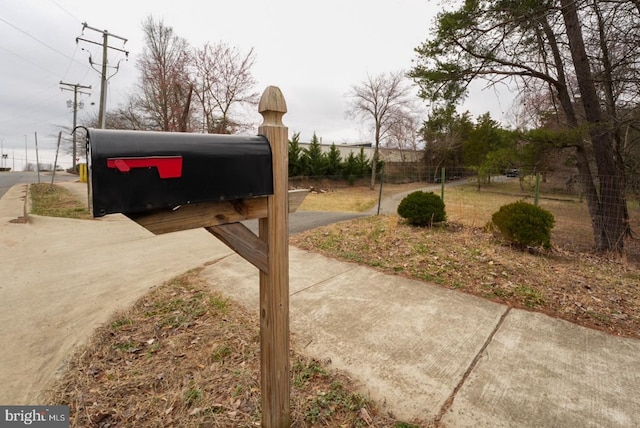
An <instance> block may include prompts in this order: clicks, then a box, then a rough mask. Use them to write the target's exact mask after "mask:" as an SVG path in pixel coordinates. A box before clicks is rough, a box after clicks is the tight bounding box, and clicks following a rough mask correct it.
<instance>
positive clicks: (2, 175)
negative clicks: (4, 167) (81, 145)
mask: <svg viewBox="0 0 640 428" xmlns="http://www.w3.org/2000/svg"><path fill="white" fill-rule="evenodd" d="M52 178H53V179H54V180H55V182H56V183H58V182H67V181H75V180H77V179H78V176H77V175H71V174H68V173H66V172H61V171H57V172H56V175H55V177H54V176H53V173H52V172H41V173H40V182H42V183H51V179H52ZM37 182H38V173H37V172H36V171H17V172H4V171H0V198H1V197H2V196H4V194H5V193H6V192H7V190H9V189H11V188H12V187H13V186H15V185H16V184H20V183H37Z"/></svg>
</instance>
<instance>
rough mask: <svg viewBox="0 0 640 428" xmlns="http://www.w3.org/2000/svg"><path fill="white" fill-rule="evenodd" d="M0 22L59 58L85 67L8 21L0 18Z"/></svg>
mask: <svg viewBox="0 0 640 428" xmlns="http://www.w3.org/2000/svg"><path fill="white" fill-rule="evenodd" d="M0 21H1V22H4V23H5V24H7V25H8V26H10V27H11V28H13V29H14V30H16V31H19V32H21V33H22V34H24V35H25V36H27V37H29V38H31V39H33V40H35V41H36V42H38V43H40V44H41V45H42V46H44V47H46V48H47V49H50V50H52V51H54V52H55V53H57V54H58V55H61V56H63V57H65V58H67V59H68V60H70V61H74V62H76V63H78V64H80V65H82V66H84V67H86V65H85V64H83V63H81V62H80V61H78V60H76V59H74V58H72V57H70V56H69V55H67V54H65V53H62V52H60V51H59V50H58V49H56V48H54V47H53V46H50V45H48V44H46V43H45V42H43V41H42V40H40V39H38V38H37V37H35V36H33V35H31V34H29V33H28V32H26V31H24V30H23V29H21V28H19V27H17V26H15V25H13V24H12V23H10V22H9V21H7V20H6V19H4V18H0Z"/></svg>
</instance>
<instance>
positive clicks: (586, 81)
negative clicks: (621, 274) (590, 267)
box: [560, 0, 626, 252]
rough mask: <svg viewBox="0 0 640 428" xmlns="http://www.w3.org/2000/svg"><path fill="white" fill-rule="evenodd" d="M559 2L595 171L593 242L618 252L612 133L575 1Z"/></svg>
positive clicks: (620, 196) (619, 203) (621, 224)
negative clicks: (594, 75) (590, 61)
mask: <svg viewBox="0 0 640 428" xmlns="http://www.w3.org/2000/svg"><path fill="white" fill-rule="evenodd" d="M560 3H561V5H562V15H563V18H564V22H565V26H566V29H567V38H568V40H569V49H570V51H571V58H572V59H573V65H574V70H575V75H576V79H577V81H578V87H579V89H580V95H581V99H582V104H583V107H584V111H585V117H586V120H587V123H588V125H589V136H590V137H591V143H592V146H593V153H594V156H595V161H596V166H597V170H598V181H599V192H598V196H599V199H598V201H597V202H598V205H597V207H591V206H590V211H591V209H592V208H595V213H594V214H595V215H593V214H592V217H591V218H592V226H593V231H594V239H595V244H596V248H597V249H598V250H600V251H611V250H614V251H618V252H620V251H622V250H623V248H624V234H625V231H626V226H625V221H624V207H625V199H624V191H623V188H622V180H621V176H620V174H619V172H618V170H617V168H616V162H615V153H614V150H613V135H612V133H611V131H610V129H608V127H607V126H606V123H605V122H603V120H602V111H601V108H600V100H599V97H598V94H597V92H596V88H595V84H594V82H593V76H592V74H591V69H590V66H589V59H588V57H587V53H586V49H585V46H584V40H583V37H582V29H581V28H580V22H579V20H578V13H577V10H576V4H575V2H574V1H573V0H560Z"/></svg>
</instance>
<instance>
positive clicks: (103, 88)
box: [76, 22, 129, 129]
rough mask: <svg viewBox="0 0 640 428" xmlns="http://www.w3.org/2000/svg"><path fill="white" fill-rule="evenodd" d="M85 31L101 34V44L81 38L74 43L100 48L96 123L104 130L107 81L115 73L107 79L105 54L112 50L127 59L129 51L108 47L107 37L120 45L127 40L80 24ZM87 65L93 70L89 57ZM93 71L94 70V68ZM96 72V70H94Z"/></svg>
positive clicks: (107, 62) (84, 23)
mask: <svg viewBox="0 0 640 428" xmlns="http://www.w3.org/2000/svg"><path fill="white" fill-rule="evenodd" d="M85 29H89V30H92V31H96V32H98V33H102V43H98V42H95V41H93V40H87V39H83V38H82V37H76V43H78V41H80V40H82V41H83V42H87V43H91V44H94V45H98V46H102V70H101V71H100V76H101V78H100V110H99V112H98V121H99V122H100V128H101V129H104V128H105V122H106V116H107V111H106V110H107V80H108V79H109V78H110V77H113V76H114V75H115V73H114V74H113V75H112V76H109V77H107V65H108V64H109V61H108V60H107V53H108V50H109V49H113V50H116V51H119V52H123V53H124V54H125V56H126V57H127V58H129V51H126V50H124V49H120V48H116V47H114V46H109V36H111V37H115V38H116V39H120V40H122V44H123V45H124V44H125V43H127V39H125V38H124V37H120V36H116V35H115V34H111V33H109V32H108V31H107V30H99V29H97V28H94V27H90V26H89V25H87V23H86V22H83V23H82V32H83V33H84V30H85ZM89 64H91V67H92V68H93V65H94V63H93V60H92V59H91V56H89ZM119 66H120V63H118V65H116V67H115V69H116V73H117V72H118V68H119ZM94 70H96V69H95V68H94ZM96 71H97V70H96Z"/></svg>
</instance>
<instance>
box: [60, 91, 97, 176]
mask: <svg viewBox="0 0 640 428" xmlns="http://www.w3.org/2000/svg"><path fill="white" fill-rule="evenodd" d="M60 84H61V85H64V86H68V87H67V88H60V89H61V90H63V91H73V128H71V134H72V135H73V161H72V164H71V168H72V169H73V172H75V171H76V132H75V131H76V122H77V119H78V93H81V94H85V95H91V94H90V93H88V92H82V91H80V90H79V89H91V85H89V86H82V85H81V84H79V83H76V84H75V85H74V84H71V83H64V82H63V81H62V80H61V81H60ZM70 88H73V89H70Z"/></svg>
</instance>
